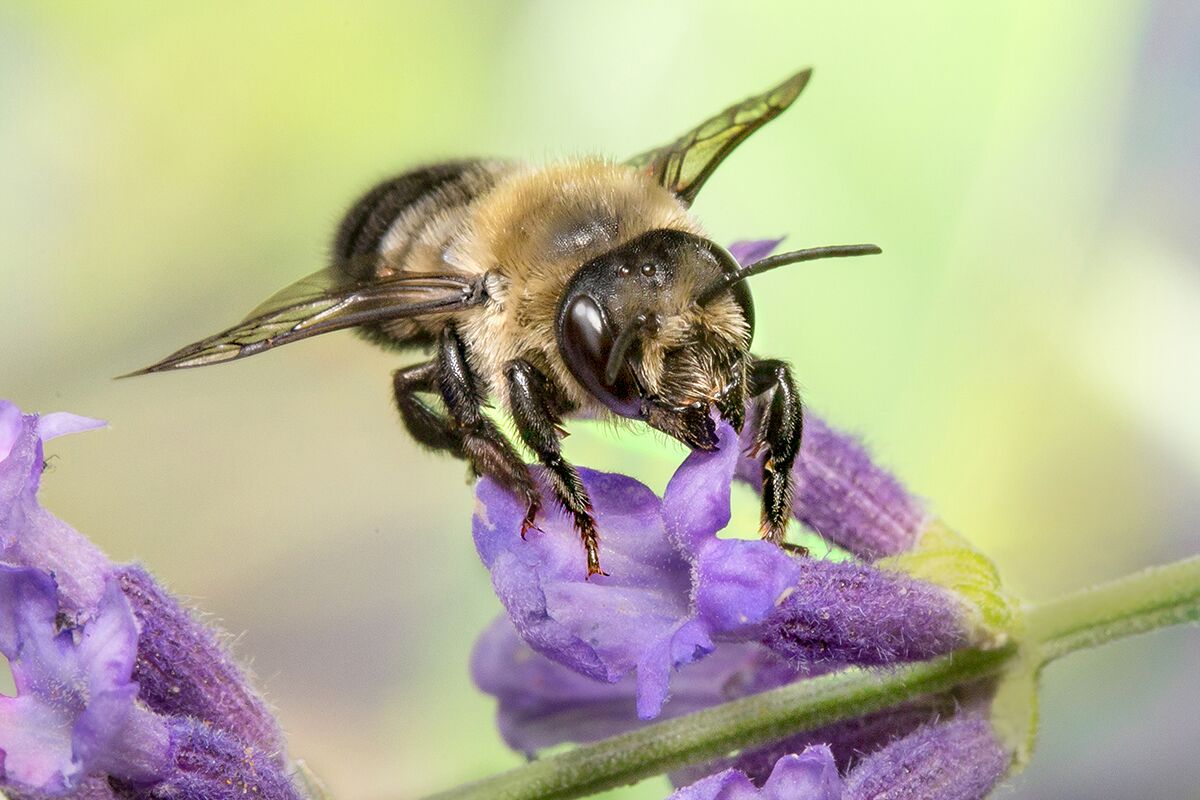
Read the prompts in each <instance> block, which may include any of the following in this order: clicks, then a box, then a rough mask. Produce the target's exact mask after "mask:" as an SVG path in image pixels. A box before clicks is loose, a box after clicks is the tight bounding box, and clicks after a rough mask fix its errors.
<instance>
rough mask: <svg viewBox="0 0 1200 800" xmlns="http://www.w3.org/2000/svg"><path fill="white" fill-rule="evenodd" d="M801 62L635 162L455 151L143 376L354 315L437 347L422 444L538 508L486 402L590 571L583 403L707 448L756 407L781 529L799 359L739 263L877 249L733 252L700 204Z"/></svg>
mask: <svg viewBox="0 0 1200 800" xmlns="http://www.w3.org/2000/svg"><path fill="white" fill-rule="evenodd" d="M810 74H811V71H810V70H804V71H802V72H799V73H797V74H796V75H793V76H792V77H790V78H788V79H787V80H786V81H784V82H783V83H781V84H779V85H778V86H775V87H774V88H772V89H770V90H769V91H767V92H765V93H763V94H761V95H757V96H755V97H751V98H749V99H747V100H744V101H743V102H741V103H738V104H736V105H733V106H731V107H729V108H727V109H725V110H724V111H722V112H721V113H719V114H717V115H716V116H713V117H712V118H710V119H707V120H705V121H704V122H703V123H701V124H700V125H698V126H697V127H695V128H694V129H692V130H690V131H688V132H687V133H685V134H684V135H683V136H681V137H679V138H678V139H676V140H675V141H673V142H671V143H670V144H667V145H665V146H663V147H658V148H656V149H653V150H649V151H647V152H645V153H642V154H640V155H637V156H634V157H633V158H630V159H628V160H627V161H625V162H623V163H616V162H613V161H608V160H605V159H602V158H581V159H576V160H569V161H564V162H562V163H554V164H550V165H548V166H531V165H528V164H523V163H517V162H513V161H504V160H494V159H464V160H460V161H448V162H445V163H438V164H433V165H430V166H425V167H421V168H418V169H414V170H412V171H410V172H406V173H404V174H402V175H399V176H398V177H395V178H392V179H390V180H386V181H384V182H383V183H380V184H379V185H378V186H376V187H374V188H373V189H371V190H370V191H369V192H367V193H366V194H365V195H363V197H362V198H361V199H360V200H359V201H358V202H357V203H355V204H354V206H353V207H352V208H351V209H350V211H349V212H348V213H347V214H346V215H345V217H344V218H343V220H342V222H341V224H340V225H339V227H338V230H337V235H336V237H335V240H334V245H333V254H332V258H331V263H330V265H329V266H328V267H327V268H326V269H324V270H322V271H320V272H317V273H316V274H314V275H311V276H309V277H307V278H304V279H302V280H300V281H298V282H297V283H295V284H293V285H291V286H289V287H288V288H286V289H284V290H283V291H281V292H279V293H278V294H276V295H274V296H272V297H271V298H269V299H268V300H267V301H266V302H265V303H263V304H262V305H260V306H259V307H258V308H256V309H254V310H253V311H252V312H250V314H249V316H247V317H246V318H245V319H244V320H243V321H242V322H240V323H239V324H237V325H235V326H234V327H232V328H229V329H228V330H224V331H222V332H220V333H218V334H216V335H214V336H210V337H208V338H207V339H204V340H202V341H199V342H196V343H194V344H190V345H188V346H187V347H184V348H183V349H181V350H179V351H177V352H175V353H173V354H171V355H169V356H167V357H166V358H164V359H163V360H162V361H159V362H158V363H156V364H153V365H151V366H149V367H147V368H145V369H143V370H139V371H138V372H134V373H131V374H133V375H139V374H145V373H150V372H164V371H168V370H175V369H182V368H187V367H200V366H207V365H210V364H218V363H224V362H227V361H234V360H237V359H240V358H245V357H247V356H251V355H255V354H257V353H262V352H264V351H266V350H270V349H272V348H274V347H276V346H278V345H282V344H288V343H290V342H295V341H299V340H301V339H306V338H308V337H310V336H317V335H320V334H324V333H329V332H331V331H336V330H340V329H343V328H356V329H358V330H359V331H360V332H361V334H362V335H364V336H365V337H366V338H367V339H369V340H371V341H372V342H374V343H376V344H379V345H382V346H384V347H387V348H391V349H399V350H404V349H409V348H421V349H424V351H425V352H426V353H427V354H429V356H430V357H429V358H428V360H425V361H422V362H420V363H417V364H414V365H412V366H407V367H403V368H401V369H398V370H396V371H395V372H394V373H393V375H392V389H393V392H394V395H395V400H396V405H397V407H398V409H399V412H400V417H401V419H402V421H403V423H404V425H405V426H406V427H407V429H408V432H409V433H410V434H411V435H412V437H413V438H414V439H416V440H417V441H418V442H419V443H421V444H422V445H424V446H425V447H427V448H430V449H432V450H436V451H445V452H447V453H450V454H451V455H453V456H455V457H457V458H460V459H464V460H465V461H466V462H467V463H468V464H469V465H470V467H471V469H472V470H473V472H474V473H475V474H476V475H477V476H480V475H486V476H490V477H491V478H493V479H495V480H496V481H498V482H499V483H500V484H502V485H503V486H505V487H507V489H508V490H510V491H512V492H514V493H515V494H516V495H517V496H519V497H520V498H521V499H522V500H523V502H524V504H525V507H526V509H527V511H526V514H525V517H524V523H523V525H522V530H521V533H522V535H524V534H525V533H526V532H527V531H528V530H530V529H534V528H536V526H537V520H538V515H539V513H540V512H541V510H542V495H541V492H540V491H539V489H538V485H537V483H536V482H535V480H534V478H533V475H532V474H531V472H530V468H529V467H528V466H527V465H526V463H525V460H524V458H523V457H522V456H521V454H520V452H519V451H518V449H517V448H516V447H514V445H513V443H512V442H511V441H509V439H508V438H507V437H506V436H505V435H504V434H503V433H502V432H501V430H500V429H499V427H498V426H497V425H496V423H495V422H494V421H493V420H492V419H491V418H490V417H489V416H488V415H487V414H486V413H485V408H486V407H487V406H488V404H489V402H490V401H491V399H492V398H494V399H495V402H497V403H498V404H499V405H500V406H501V407H502V408H503V409H504V410H505V411H507V413H508V414H509V415H511V417H512V420H513V422H514V424H515V429H516V431H517V432H518V435H519V438H520V440H521V444H522V445H524V447H525V448H527V449H528V450H529V451H530V452H531V453H532V454H533V455H534V456H535V457H536V459H537V461H538V463H540V465H541V466H542V467H543V468H544V473H545V475H546V477H547V479H548V482H549V484H550V486H551V489H552V491H553V494H554V497H555V499H556V500H557V502H558V503H559V504H560V505H561V507H562V508H563V509H564V510H565V511H566V512H567V514H568V515H569V516H570V517H571V518H572V520H573V522H574V527H575V530H576V531H577V532H578V534H579V537H580V539H581V542H582V544H583V550H584V553H585V558H586V568H587V577H589V578H590V577H591V576H593V575H597V574H601V575H602V574H605V573H604V572H603V571H602V569H601V566H600V536H599V531H598V530H597V525H596V521H595V517H594V514H593V509H592V503H591V500H590V499H589V497H588V493H587V489H586V488H585V487H584V485H583V483H582V482H581V481H580V478H579V473H578V472H577V471H576V469H575V467H574V466H572V465H571V464H570V463H568V462H567V461H566V459H564V458H563V455H562V449H561V444H560V440H561V438H562V437H563V436H564V435H565V430H564V428H563V427H562V426H563V421H564V420H565V419H566V418H568V417H571V416H582V417H591V418H596V417H599V418H613V417H616V418H623V419H626V420H637V421H640V422H642V423H645V424H646V425H649V426H650V427H651V428H654V429H656V430H659V431H661V432H663V433H665V434H667V435H668V436H670V437H673V438H675V439H677V440H679V441H680V442H682V443H683V444H685V445H687V446H688V447H690V448H692V449H698V450H711V449H713V448H714V447H716V443H717V437H716V423H715V421H714V420H715V418H723V419H725V420H728V421H729V422H730V423H731V424H732V425H733V426H734V427H735V428H737V429H738V430H741V429H742V427H743V426H744V424H745V422H746V418H747V408H748V407H749V408H750V409H751V410H752V411H753V414H752V418H753V419H754V421H755V422H754V424H755V425H757V426H758V427H757V429H756V437H755V442H756V445H755V449H756V450H757V451H760V452H765V460H764V462H763V467H762V484H763V490H762V531H761V532H762V535H763V537H764V538H765V539H768V540H770V541H772V542H775V543H778V544H783V543H784V534H785V531H786V528H787V523H788V519H789V517H790V514H791V504H792V495H793V485H792V481H793V479H792V474H791V467H792V464H793V462H794V461H795V459H796V457H797V454H798V452H799V448H800V440H801V433H802V431H801V427H802V425H801V405H800V397H799V395H798V393H797V390H796V383H795V380H794V378H793V376H792V370H791V368H790V366H789V365H788V364H787V363H786V362H784V361H781V360H777V359H771V358H759V357H757V356H755V355H752V354H751V352H750V344H751V340H752V338H753V334H754V307H753V302H752V300H751V296H750V289H749V286H748V285H747V283H746V282H745V281H746V279H747V278H749V277H751V276H753V275H758V274H760V273H762V272H765V271H767V270H770V269H774V268H776V267H779V266H782V265H785V264H792V263H796V262H800V261H810V260H813V259H820V258H829V257H837V256H858V255H867V254H874V253H879V252H880V250H879V248H878V247H876V246H874V245H846V246H832V247H818V248H812V249H807V250H799V251H794V252H789V253H782V254H779V255H775V256H771V257H768V258H764V259H762V260H759V261H756V262H754V263H751V264H747V265H741V264H739V263H738V262H737V261H736V260H735V259H734V258H733V256H732V255H730V253H729V251H727V250H726V249H725V248H723V247H721V246H720V245H718V244H716V243H715V242H713V241H712V240H711V239H709V238H708V237H707V236H706V235H705V232H704V228H703V227H702V226H701V224H700V222H699V221H698V220H697V219H696V217H695V216H694V215H693V214H692V212H691V211H690V206H691V204H692V202H693V201H694V200H695V198H696V195H697V193H698V192H699V191H700V188H701V187H702V186H703V185H704V182H705V181H706V180H707V179H708V177H709V176H710V175H712V173H713V171H714V170H715V169H716V168H717V166H718V165H720V163H721V162H722V161H723V160H724V159H725V157H726V156H728V155H729V154H730V153H731V152H732V151H733V150H734V148H736V147H737V146H738V145H739V144H741V143H742V142H743V141H744V140H745V139H746V138H747V137H749V136H750V135H751V134H752V133H754V132H755V131H757V130H758V129H759V128H761V127H762V126H763V125H765V124H766V123H767V122H769V121H770V120H772V119H774V118H775V117H777V116H778V115H779V114H780V113H782V112H783V111H784V110H785V109H786V108H787V107H788V106H790V105H791V104H792V102H793V101H794V100H795V99H796V97H797V96H798V95H799V94H800V92H801V90H802V89H803V88H804V86H805V84H807V82H808V79H809V76H810Z"/></svg>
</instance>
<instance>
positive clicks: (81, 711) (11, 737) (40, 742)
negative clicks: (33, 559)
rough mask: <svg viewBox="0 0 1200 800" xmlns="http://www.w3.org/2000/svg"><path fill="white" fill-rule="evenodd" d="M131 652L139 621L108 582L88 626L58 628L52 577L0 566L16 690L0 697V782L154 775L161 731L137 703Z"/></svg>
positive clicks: (42, 786) (61, 787) (162, 747)
mask: <svg viewBox="0 0 1200 800" xmlns="http://www.w3.org/2000/svg"><path fill="white" fill-rule="evenodd" d="M136 648H137V623H136V621H135V620H134V618H133V613H132V611H131V610H130V608H129V603H128V602H127V601H126V600H125V597H124V595H122V594H121V590H120V588H119V587H118V586H117V585H116V584H115V583H110V584H109V585H108V587H107V589H106V590H105V592H104V595H103V596H102V599H101V601H100V604H99V605H98V606H97V608H96V610H95V614H94V616H93V618H92V619H91V620H90V621H89V622H88V623H87V624H86V625H84V626H82V627H81V628H73V627H69V626H68V627H63V625H62V620H61V617H60V606H59V602H58V589H57V586H56V585H55V582H54V579H53V578H51V577H50V576H49V575H47V574H46V573H44V572H41V571H40V570H37V569H32V568H28V567H12V566H8V565H3V564H0V652H3V653H4V655H5V656H6V657H7V658H8V660H9V663H10V664H11V666H12V673H13V680H14V682H15V683H16V687H17V696H16V697H0V753H2V756H3V757H2V759H0V775H2V778H3V783H2V784H0V785H3V786H4V787H5V788H9V787H12V788H16V789H18V790H38V791H42V792H47V793H66V792H68V791H71V790H73V789H75V788H76V787H77V786H78V785H79V783H80V782H81V781H82V780H83V779H84V778H85V777H86V776H88V775H94V774H106V775H115V776H119V777H121V778H124V779H127V780H129V781H131V782H135V783H142V782H146V781H153V780H154V779H156V778H158V777H159V772H158V769H159V768H160V766H161V765H162V764H163V763H164V762H165V759H166V757H167V752H168V748H169V736H168V733H167V729H166V725H165V723H164V722H163V721H162V720H161V719H160V718H158V717H157V715H154V714H152V713H151V712H149V711H147V710H145V709H144V708H141V707H140V706H139V705H138V704H137V703H136V697H137V684H135V683H133V682H132V680H131V673H132V671H133V660H134V654H135V652H136Z"/></svg>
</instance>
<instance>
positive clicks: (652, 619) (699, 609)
mask: <svg viewBox="0 0 1200 800" xmlns="http://www.w3.org/2000/svg"><path fill="white" fill-rule="evenodd" d="M742 460H743V456H742V455H741V447H740V446H739V443H738V437H737V434H736V433H735V432H734V431H733V429H732V428H730V427H729V426H728V425H725V424H722V425H720V426H718V448H717V449H716V450H715V451H713V452H694V453H692V454H691V455H689V456H688V458H687V459H686V460H685V461H684V463H683V465H682V466H681V467H680V468H679V470H678V471H677V472H676V474H675V476H674V477H673V478H672V479H671V481H670V483H669V485H668V486H667V491H666V494H665V496H664V498H663V500H662V501H661V502H660V501H659V499H658V498H657V497H656V496H655V495H654V493H653V492H651V491H650V490H649V489H648V488H646V487H645V486H643V485H642V484H640V483H638V482H637V481H634V480H633V479H631V478H627V477H625V476H621V475H609V474H601V473H596V472H592V471H590V470H580V474H581V477H582V480H583V482H584V484H585V486H586V487H587V489H588V492H589V494H590V495H591V497H592V500H593V503H594V505H595V513H596V518H597V521H598V523H599V528H600V531H601V535H602V537H603V546H604V548H605V554H606V555H605V564H606V566H607V567H608V569H609V570H610V572H611V575H610V576H596V577H593V578H592V579H591V580H585V579H584V577H583V575H582V572H581V570H580V569H579V543H578V539H577V537H576V536H575V534H574V532H573V530H572V528H571V524H570V520H569V518H568V517H567V516H566V515H565V514H562V513H555V512H550V513H548V514H547V515H546V519H545V520H544V522H543V525H542V528H543V530H542V531H533V532H530V533H529V534H528V536H527V537H526V538H525V539H522V538H521V534H520V531H521V521H522V519H523V518H524V511H525V509H524V507H523V505H522V504H521V502H520V501H519V500H518V499H517V498H516V497H514V496H513V495H511V494H510V493H508V492H507V491H505V490H504V489H503V488H502V487H501V486H499V485H498V484H496V483H494V482H492V481H490V480H487V479H484V480H482V481H480V483H479V487H478V490H477V499H478V504H477V512H476V516H475V521H474V532H475V542H476V547H477V549H478V551H479V554H480V557H481V558H482V559H483V562H484V563H485V564H486V565H487V567H488V569H489V570H490V571H491V573H492V582H493V586H494V588H495V590H496V593H497V594H498V595H499V597H500V599H501V601H502V602H503V603H504V606H505V608H506V610H507V611H508V615H509V618H510V619H511V620H512V622H513V624H514V625H515V627H516V629H517V631H518V633H519V634H520V635H521V637H522V638H523V639H524V640H525V641H526V642H527V643H528V644H529V645H530V646H531V647H532V648H533V649H534V650H535V651H537V652H539V653H542V654H543V655H545V656H546V657H547V658H549V659H551V660H553V661H556V662H558V663H560V664H563V665H565V666H567V667H569V668H571V669H573V670H575V671H576V672H578V673H580V674H581V675H584V676H587V677H589V678H592V679H595V680H600V681H606V682H610V683H614V682H617V681H620V680H622V679H623V678H624V677H625V676H627V675H629V674H631V673H636V677H637V711H638V716H639V717H641V718H642V719H649V718H652V717H654V716H656V715H657V714H658V713H659V711H660V710H661V708H662V706H663V703H664V701H665V700H666V698H667V695H668V683H669V680H670V676H671V673H672V672H673V671H674V670H677V669H679V668H680V667H683V666H684V665H687V664H690V663H692V662H696V661H699V660H700V659H703V658H704V657H706V656H708V655H709V654H710V653H712V652H713V651H714V650H715V649H716V648H717V643H718V642H721V641H726V642H729V641H762V642H764V643H765V644H767V645H768V646H769V647H771V648H772V649H774V650H775V651H776V652H778V653H780V654H781V655H784V656H786V657H788V658H790V659H792V660H793V661H794V662H795V664H796V666H797V669H799V670H803V671H807V672H808V673H812V672H813V671H814V670H816V669H821V670H824V669H828V668H830V666H836V665H840V664H845V663H858V664H887V663H896V662H900V661H907V660H917V659H925V658H929V657H932V656H934V655H939V654H941V653H944V652H947V651H948V650H950V649H953V648H954V647H957V646H961V645H962V644H964V643H965V642H966V641H967V632H966V626H965V621H964V611H963V606H962V604H961V603H960V602H959V601H958V600H957V599H956V598H955V597H954V596H952V595H951V594H950V593H949V592H947V591H946V590H944V589H941V588H939V587H936V586H933V585H930V584H925V583H922V582H919V581H916V580H913V579H911V578H909V577H907V576H905V575H903V574H901V573H899V572H887V571H883V570H879V569H877V568H875V567H872V566H870V565H867V564H862V563H849V562H847V563H836V562H831V561H822V560H806V559H799V558H796V557H794V556H792V555H790V554H788V553H787V552H785V551H784V550H782V549H780V548H778V547H776V546H775V545H773V544H770V543H767V542H763V541H747V540H739V539H721V538H719V537H718V536H717V534H718V532H720V531H721V530H722V529H723V528H724V527H725V526H726V525H727V524H728V522H729V518H730V509H729V493H730V484H731V481H732V479H733V476H734V473H735V470H736V469H737V468H738V466H739V463H740V462H741V461H742ZM477 675H478V673H477ZM484 681H485V682H486V678H485V679H484Z"/></svg>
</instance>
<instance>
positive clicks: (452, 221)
mask: <svg viewBox="0 0 1200 800" xmlns="http://www.w3.org/2000/svg"><path fill="white" fill-rule="evenodd" d="M511 169H513V166H512V165H511V164H508V163H505V162H503V161H485V160H481V159H472V160H465V161H449V162H445V163H441V164H432V165H430V166H426V167H420V168H418V169H415V170H412V171H411V172H406V173H404V174H403V175H399V176H397V177H395V178H391V179H389V180H386V181H384V182H383V183H380V184H379V185H378V186H376V187H375V188H373V189H371V190H370V191H369V192H367V193H366V194H365V195H363V197H362V198H361V199H360V200H359V201H358V202H357V203H355V204H354V206H353V207H352V208H351V209H350V211H349V212H347V213H346V216H345V217H344V218H343V219H342V223H341V225H339V226H338V232H337V237H336V239H335V240H334V245H333V261H334V265H335V266H337V267H338V268H339V269H340V270H341V271H342V272H344V273H345V274H346V277H347V278H348V279H350V280H353V281H371V280H375V279H379V278H386V277H388V276H391V275H395V274H398V273H401V272H408V273H412V272H429V273H435V274H436V273H441V272H445V271H447V270H449V269H452V267H451V266H450V265H449V264H447V263H446V260H445V255H446V252H447V249H448V248H449V247H450V246H451V245H452V244H453V243H454V242H455V240H456V237H458V236H459V234H460V233H461V232H462V230H463V225H464V222H465V221H466V220H467V217H468V215H469V213H470V209H471V205H472V204H473V203H474V202H475V201H476V200H478V199H479V198H480V197H482V196H483V195H485V194H486V193H487V192H488V191H490V190H491V189H492V187H493V186H495V185H496V182H497V180H498V179H499V178H500V177H501V176H502V175H504V174H505V173H507V172H508V171H510V170H511ZM435 321H436V320H422V321H418V320H397V321H394V322H388V323H379V324H374V325H369V326H364V327H363V328H362V331H363V333H365V334H366V335H367V337H368V338H369V339H371V340H373V341H375V342H377V343H379V344H392V345H396V344H409V343H411V344H418V343H421V342H423V341H425V340H427V334H428V333H429V332H430V328H431V326H430V324H429V323H430V322H435Z"/></svg>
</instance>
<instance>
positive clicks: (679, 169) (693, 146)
mask: <svg viewBox="0 0 1200 800" xmlns="http://www.w3.org/2000/svg"><path fill="white" fill-rule="evenodd" d="M811 75H812V70H809V69H806V70H803V71H801V72H797V73H796V74H795V75H793V76H792V77H790V78H788V79H787V80H786V81H784V82H783V83H781V84H779V85H778V86H776V87H774V88H773V89H771V90H769V91H767V92H764V93H763V94H760V95H756V96H755V97H750V98H748V99H746V100H743V101H742V102H740V103H737V104H736V105H732V106H730V107H729V108H727V109H725V110H724V111H722V112H721V113H720V114H717V115H716V116H715V117H712V118H710V119H707V120H705V121H704V122H702V123H700V125H698V126H696V127H695V128H693V129H692V130H690V131H688V132H687V133H685V134H684V135H683V136H680V137H679V138H678V139H676V140H675V141H673V142H671V143H670V144H668V145H666V146H664V147H659V148H656V149H654V150H649V151H647V152H645V153H641V154H640V155H636V156H634V157H633V158H631V159H629V160H628V161H626V162H625V164H626V165H628V166H631V167H633V168H635V169H639V170H642V171H644V172H645V173H646V174H648V175H650V176H651V177H652V178H653V179H654V180H655V181H656V182H658V183H659V184H660V185H661V186H663V187H665V188H667V189H670V190H671V191H672V192H674V193H675V194H676V195H677V196H678V197H679V198H680V199H682V200H683V201H684V202H685V203H688V204H690V203H691V202H692V201H693V200H695V199H696V195H697V194H698V193H699V192H700V187H701V186H703V185H704V182H705V181H706V180H708V177H709V176H710V175H712V174H713V171H714V170H715V169H716V168H717V166H718V165H719V164H720V163H721V162H722V161H723V160H724V159H725V157H726V156H727V155H729V154H730V153H732V152H733V150H734V148H735V147H737V146H738V145H739V144H741V143H742V142H744V141H745V140H746V138H747V137H748V136H750V134H752V133H754V132H755V131H756V130H758V129H759V128H761V127H762V126H763V125H766V124H767V123H768V122H770V121H771V120H773V119H775V118H776V117H777V116H779V115H780V114H782V113H783V112H784V110H785V109H787V107H788V106H790V105H791V104H792V101H794V100H795V99H796V98H797V97H798V96H799V94H800V92H801V91H802V90H803V89H804V86H805V85H806V84H807V83H808V79H809V77H810V76H811Z"/></svg>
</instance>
